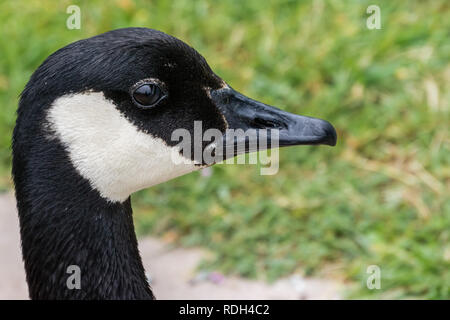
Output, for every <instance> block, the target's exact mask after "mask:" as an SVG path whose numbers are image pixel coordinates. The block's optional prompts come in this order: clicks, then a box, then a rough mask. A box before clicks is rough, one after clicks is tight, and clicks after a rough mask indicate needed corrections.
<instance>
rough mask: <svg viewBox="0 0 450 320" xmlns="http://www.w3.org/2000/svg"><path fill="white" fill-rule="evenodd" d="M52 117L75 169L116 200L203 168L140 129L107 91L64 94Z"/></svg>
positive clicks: (57, 133)
mask: <svg viewBox="0 0 450 320" xmlns="http://www.w3.org/2000/svg"><path fill="white" fill-rule="evenodd" d="M47 121H48V123H47V124H46V125H48V126H50V128H51V129H52V131H53V132H55V133H56V135H57V138H58V139H59V140H60V141H61V143H62V144H63V145H64V146H65V147H66V149H67V151H68V153H69V157H70V160H71V162H72V165H73V166H74V167H75V169H76V170H77V171H78V172H79V173H80V175H81V176H83V177H84V178H85V179H87V180H89V182H90V183H91V186H92V187H93V188H95V189H96V190H97V191H99V192H100V194H101V195H102V196H103V197H104V198H106V199H108V200H110V201H113V202H117V201H118V202H123V201H125V200H126V199H127V198H128V197H129V196H130V194H132V193H133V192H135V191H138V190H141V189H144V188H147V187H150V186H152V185H155V184H158V183H161V182H164V181H167V180H170V179H173V178H175V177H178V176H181V175H183V174H186V173H189V172H191V171H194V170H198V169H200V168H201V166H198V165H197V166H196V165H195V162H193V161H187V159H185V158H183V157H182V156H181V155H179V153H178V152H177V151H178V149H177V150H174V149H176V147H170V146H168V145H167V144H166V143H165V142H164V141H163V140H162V139H160V138H157V137H153V136H152V135H150V134H147V133H144V132H142V131H140V130H138V128H137V127H136V126H134V125H133V124H132V123H131V122H130V121H128V120H127V119H126V118H125V117H124V116H123V115H122V114H121V113H120V111H119V110H117V109H116V107H115V106H114V104H113V103H112V102H111V101H109V100H107V99H106V98H105V96H104V95H103V93H101V92H85V93H80V94H73V95H66V96H62V97H60V98H58V99H57V100H55V101H54V103H53V104H52V106H51V107H50V109H49V111H48V115H47ZM51 138H54V137H51ZM177 157H179V158H177Z"/></svg>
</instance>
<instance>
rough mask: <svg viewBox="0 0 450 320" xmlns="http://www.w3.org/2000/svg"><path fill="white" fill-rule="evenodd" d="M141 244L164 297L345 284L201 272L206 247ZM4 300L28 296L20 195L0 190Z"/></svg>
mask: <svg viewBox="0 0 450 320" xmlns="http://www.w3.org/2000/svg"><path fill="white" fill-rule="evenodd" d="M139 249H140V251H141V254H142V259H143V262H144V266H145V269H146V270H147V272H148V276H149V278H150V279H151V283H152V288H153V291H154V293H155V295H156V297H157V298H158V299H160V300H165V299H238V300H240V299H257V300H265V299H339V298H340V290H342V285H341V284H339V283H337V282H334V281H330V280H324V279H311V278H303V277H301V276H299V275H293V276H291V277H288V278H286V279H282V280H279V281H277V282H275V283H273V284H270V285H269V284H267V283H265V282H262V281H254V280H246V279H241V278H237V277H225V276H223V275H221V274H220V273H217V272H213V273H198V272H197V271H196V266H197V265H198V263H199V262H200V260H201V259H202V257H204V255H205V254H207V253H206V252H205V251H204V250H201V249H185V248H172V247H171V246H169V245H168V244H166V243H164V242H162V241H161V240H159V239H156V238H152V237H146V238H143V239H140V241H139ZM0 256H1V260H0V261H1V262H0V300H3V299H28V291H27V286H26V282H25V272H24V270H23V262H22V257H21V252H20V237H19V225H18V218H17V211H16V207H15V199H14V197H13V195H11V194H2V195H0Z"/></svg>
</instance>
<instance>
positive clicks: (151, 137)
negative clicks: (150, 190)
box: [16, 28, 336, 200]
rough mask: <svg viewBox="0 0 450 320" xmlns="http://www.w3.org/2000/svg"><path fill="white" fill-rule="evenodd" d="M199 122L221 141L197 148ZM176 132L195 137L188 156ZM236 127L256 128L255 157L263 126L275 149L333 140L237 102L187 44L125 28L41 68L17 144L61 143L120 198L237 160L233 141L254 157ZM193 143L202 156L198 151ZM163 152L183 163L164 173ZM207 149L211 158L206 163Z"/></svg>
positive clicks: (310, 123) (295, 120) (98, 184)
mask: <svg viewBox="0 0 450 320" xmlns="http://www.w3.org/2000/svg"><path fill="white" fill-rule="evenodd" d="M124 121H125V122H124ZM196 122H199V123H201V126H200V131H201V135H203V133H205V132H206V131H207V130H208V129H214V130H216V132H219V133H220V137H219V139H220V143H218V141H214V143H212V142H211V141H208V140H206V139H200V141H194V140H195V139H196V136H195V135H196V129H195V128H196V127H195V126H196V125H195V124H196ZM130 126H131V127H130ZM177 129H183V130H185V132H188V133H189V134H190V136H191V137H192V140H191V144H190V147H189V148H188V149H189V150H188V151H189V152H187V153H186V150H185V149H184V150H183V152H181V151H180V147H179V142H180V139H174V132H176V130H177ZM232 129H242V130H255V131H256V140H257V141H258V143H257V148H256V150H259V149H261V148H262V147H260V144H259V139H260V132H262V131H264V130H265V129H272V130H276V131H277V133H278V134H277V136H278V137H277V138H278V139H277V140H278V144H277V145H279V146H289V145H299V144H329V145H334V144H335V143H336V132H335V130H334V128H333V127H332V126H331V125H330V124H329V123H328V122H326V121H324V120H319V119H314V118H309V117H303V116H298V115H293V114H290V113H287V112H284V111H281V110H279V109H276V108H274V107H271V106H268V105H265V104H263V103H260V102H257V101H254V100H252V99H250V98H247V97H245V96H243V95H242V94H240V93H238V92H236V91H235V90H233V89H232V88H230V87H229V86H228V85H227V84H226V83H225V82H224V81H223V80H222V79H220V78H219V77H218V76H217V75H216V74H215V73H214V72H213V71H212V70H211V68H210V67H209V66H208V64H207V62H206V61H205V59H204V58H203V57H202V56H201V55H200V54H199V53H198V52H197V51H195V50H194V49H193V48H191V47H190V46H188V45H187V44H185V43H184V42H182V41H180V40H178V39H176V38H174V37H172V36H169V35H167V34H165V33H163V32H160V31H156V30H151V29H145V28H127V29H119V30H114V31H110V32H107V33H104V34H101V35H98V36H95V37H92V38H89V39H85V40H80V41H77V42H75V43H72V44H70V45H68V46H66V47H64V48H62V49H60V50H58V51H57V52H55V53H54V54H52V55H51V56H50V57H49V58H48V59H47V60H46V61H45V62H44V63H43V64H42V65H41V66H40V67H39V68H38V69H37V71H36V72H35V73H34V74H33V76H32V77H31V79H30V81H29V83H28V84H27V86H26V88H25V90H24V92H23V94H22V98H21V102H20V107H19V117H18V121H17V127H16V132H17V135H16V140H20V139H21V138H20V136H19V135H20V134H21V133H23V134H26V135H28V136H30V135H33V136H38V137H46V139H47V140H48V139H50V140H52V139H53V140H56V141H59V142H60V143H61V144H62V145H63V146H64V148H65V149H66V150H67V152H68V153H69V155H70V158H71V160H72V164H73V165H74V166H75V167H76V169H77V170H78V172H80V173H81V175H82V176H83V177H84V178H86V179H88V180H89V181H90V182H91V184H92V185H93V187H94V188H95V189H97V190H99V191H100V193H101V194H103V195H104V196H106V197H107V198H109V199H113V200H124V199H126V198H127V197H128V195H129V194H130V193H131V192H134V191H136V190H139V189H141V188H144V187H146V186H149V185H152V184H156V183H159V182H163V181H165V180H168V179H170V178H172V177H175V176H178V175H181V174H184V173H187V172H190V171H192V170H194V169H196V168H198V167H201V166H205V165H211V164H213V163H215V162H217V160H223V159H224V158H227V157H232V156H234V155H236V154H238V153H239V152H238V151H237V150H238V148H236V151H234V152H233V153H231V154H230V153H226V152H225V148H226V146H229V145H230V144H232V145H235V146H237V145H239V144H240V145H243V147H244V148H243V149H242V148H241V149H240V150H241V152H249V151H254V150H251V148H250V147H249V143H248V140H249V137H248V136H244V137H235V136H233V135H232V134H230V131H231V130H232ZM133 130H134V131H133ZM24 140H25V139H24ZM118 141H120V142H121V143H122V144H119V143H118ZM198 145H200V149H201V150H200V151H201V152H200V153H196V152H195V150H194V149H195V148H196V147H197V146H198ZM143 146H144V148H143V149H142V150H141V148H142V147H143ZM271 146H272V144H271V143H270V142H269V144H268V147H271ZM266 147H267V145H266ZM168 150H171V151H174V150H175V151H176V152H178V153H180V152H181V157H182V158H183V159H187V160H188V161H187V162H185V163H184V165H179V166H177V167H176V168H174V167H171V166H169V165H168V162H171V161H172V162H174V161H173V157H172V156H171V157H170V158H169V156H168V152H167V151H168ZM205 150H207V151H209V152H210V153H212V154H214V155H215V156H216V158H214V160H213V161H209V162H207V161H205V160H204V159H203V157H202V156H203V151H205ZM242 150H243V151H242ZM152 151H153V153H152ZM156 152H157V153H156ZM146 153H147V154H146ZM171 153H173V152H171ZM163 154H165V155H163ZM199 155H200V156H199ZM178 160H179V159H178ZM152 161H153V163H152ZM155 161H156V162H157V163H154V162H155ZM144 163H145V164H144ZM160 164H162V166H159V165H160ZM125 175H126V176H125ZM136 175H137V176H139V177H138V178H137V179H136ZM105 177H108V178H107V179H105ZM127 177H128V178H129V179H131V180H133V183H131V185H128V184H129V181H125V180H127ZM136 180H137V181H136ZM112 186H115V187H114V188H116V189H117V186H120V188H119V189H120V190H119V191H117V190H115V192H113V193H117V194H119V193H120V196H118V195H114V196H112V195H111V194H112V192H110V190H107V189H111V187H112ZM116 191H117V192H116Z"/></svg>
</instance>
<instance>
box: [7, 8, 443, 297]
mask: <svg viewBox="0 0 450 320" xmlns="http://www.w3.org/2000/svg"><path fill="white" fill-rule="evenodd" d="M70 4H77V5H79V6H80V8H81V14H82V24H81V29H80V30H68V29H67V28H66V19H67V17H68V15H67V14H66V8H67V6H68V5H70ZM370 4H377V5H379V6H380V8H381V19H382V29H381V30H368V29H367V28H366V18H367V17H368V15H367V14H366V8H367V7H368V6H369V5H370ZM449 9H450V7H449V3H448V2H447V1H445V0H442V1H440V0H437V1H432V2H431V1H430V2H425V1H302V2H300V1H298V2H297V1H290V0H280V1H265V2H264V4H263V3H262V2H261V1H259V0H247V1H220V2H219V1H211V2H205V1H173V2H172V1H148V2H147V1H131V0H117V1H110V2H102V1H58V2H55V1H47V0H39V1H2V2H1V3H0V33H1V38H0V104H1V109H0V185H1V186H2V188H3V189H7V188H10V187H11V184H10V182H9V181H10V176H9V175H10V174H9V171H10V138H11V132H12V129H13V126H14V120H15V110H16V107H17V100H18V95H19V94H20V92H21V90H22V89H23V87H24V85H25V83H26V82H27V80H28V78H29V77H30V75H31V73H32V72H33V71H34V70H35V69H36V68H37V67H38V65H39V64H40V63H41V62H42V61H43V60H44V59H45V58H46V57H47V56H48V55H49V54H50V53H52V52H53V51H55V50H57V49H58V48H60V47H62V46H64V45H66V44H68V43H70V42H72V41H75V40H78V39H81V38H85V37H89V36H93V35H96V34H98V33H101V32H104V31H108V30H111V29H115V28H121V27H129V26H142V27H150V28H155V29H160V30H162V31H165V32H167V33H169V34H172V35H174V36H176V37H178V38H180V39H182V40H184V41H186V42H187V43H189V44H190V45H192V46H193V47H195V48H196V49H197V50H198V51H200V53H202V54H203V55H204V56H205V57H206V59H207V60H208V62H209V63H210V65H211V66H212V68H213V69H214V70H215V71H216V73H218V74H219V75H220V76H221V77H222V78H224V79H225V80H226V81H227V82H228V83H229V84H230V85H231V86H233V87H234V88H236V89H237V90H239V91H241V92H243V93H244V94H247V95H249V96H250V97H254V98H256V99H258V100H261V101H264V102H266V103H268V104H272V105H276V106H279V107H281V108H283V109H285V110H288V111H291V112H295V113H301V114H304V115H311V116H316V117H321V118H324V119H327V120H329V121H330V122H332V123H333V124H334V125H335V127H336V128H337V129H338V136H339V140H338V145H337V147H335V148H329V147H297V148H288V149H282V150H280V170H279V172H278V174H277V175H275V176H260V175H259V172H260V170H259V167H258V166H254V165H253V166H251V165H247V166H243V165H235V166H230V165H219V166H215V167H214V168H213V171H212V175H211V176H209V177H207V176H202V174H201V173H198V172H197V173H192V174H190V175H187V176H184V177H181V178H178V179H176V180H173V181H170V182H168V183H165V184H162V185H160V186H157V187H154V188H151V189H149V190H145V191H143V192H140V193H139V194H138V195H136V196H134V204H135V211H136V223H137V229H138V231H139V233H140V234H147V233H151V234H155V235H158V236H162V237H164V238H165V239H166V240H167V241H172V242H174V243H176V244H182V245H186V246H191V245H200V246H204V247H207V248H209V249H211V250H212V251H213V252H214V253H215V254H216V255H215V257H214V258H213V259H212V260H209V261H205V263H204V265H203V267H204V268H216V269H219V270H222V271H224V272H226V273H227V274H240V275H243V276H248V277H259V278H263V279H269V280H274V279H277V278H280V277H282V276H285V275H288V274H290V273H293V272H301V273H303V274H305V275H315V276H322V277H328V278H335V279H339V280H342V281H346V282H347V283H348V284H349V288H350V290H349V291H348V292H347V297H350V298H434V299H450V198H449V185H450V183H449V182H450V166H449V162H450V150H449V124H450V121H449V120H450V119H449V98H450V91H449V83H450V65H449V61H450V10H449ZM373 264H375V265H378V266H379V267H380V268H381V276H382V280H381V285H382V289H381V290H368V289H367V288H366V285H365V282H366V279H367V276H368V275H367V274H366V269H367V267H368V266H369V265H373Z"/></svg>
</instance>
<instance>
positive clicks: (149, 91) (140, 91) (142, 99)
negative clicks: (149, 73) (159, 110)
mask: <svg viewBox="0 0 450 320" xmlns="http://www.w3.org/2000/svg"><path fill="white" fill-rule="evenodd" d="M132 95H133V99H134V101H135V102H137V104H138V105H139V106H141V107H152V106H154V105H155V104H157V103H158V102H159V101H160V100H162V99H163V98H164V97H165V94H164V92H163V91H162V90H161V88H160V87H159V86H158V85H157V84H154V83H147V84H142V85H140V86H138V87H136V88H135V89H134V91H133V92H132Z"/></svg>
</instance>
